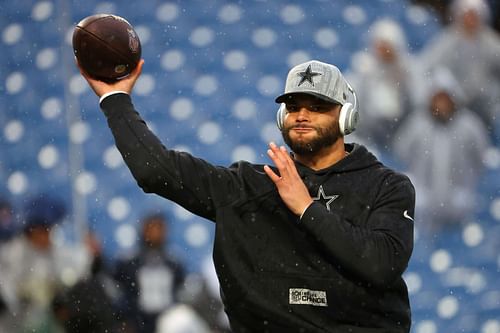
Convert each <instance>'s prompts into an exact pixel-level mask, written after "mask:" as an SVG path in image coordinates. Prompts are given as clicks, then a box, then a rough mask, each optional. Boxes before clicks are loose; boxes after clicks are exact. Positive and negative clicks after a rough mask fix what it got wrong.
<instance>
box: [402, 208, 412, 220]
mask: <svg viewBox="0 0 500 333" xmlns="http://www.w3.org/2000/svg"><path fill="white" fill-rule="evenodd" d="M403 216H404V217H405V218H407V219H408V220H411V221H413V217H411V216H410V215H408V211H407V210H405V211H404V212H403Z"/></svg>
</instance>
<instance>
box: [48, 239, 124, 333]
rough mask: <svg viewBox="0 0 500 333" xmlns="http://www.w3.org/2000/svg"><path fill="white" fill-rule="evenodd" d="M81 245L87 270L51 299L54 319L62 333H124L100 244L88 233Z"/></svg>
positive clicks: (118, 298)
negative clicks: (87, 266) (86, 258)
mask: <svg viewBox="0 0 500 333" xmlns="http://www.w3.org/2000/svg"><path fill="white" fill-rule="evenodd" d="M84 242H85V246H86V248H87V250H88V252H89V254H90V265H89V270H88V272H86V275H85V276H83V277H82V278H81V279H80V280H79V281H78V282H77V283H76V284H75V285H73V286H71V287H69V288H66V289H64V290H62V291H61V292H59V293H58V294H57V295H56V296H55V298H54V300H53V302H52V309H53V311H54V315H55V317H56V318H57V320H58V321H59V323H60V325H61V326H62V327H64V330H65V333H113V332H119V331H120V332H122V333H124V332H125V331H121V330H120V324H119V320H120V319H122V318H120V317H119V314H118V311H117V309H118V303H119V302H120V301H121V300H120V294H119V292H118V289H117V288H116V286H115V285H116V283H115V282H114V279H113V276H112V274H111V272H110V271H109V270H108V268H107V266H106V264H105V261H104V258H103V253H102V246H101V242H100V240H99V239H98V237H97V235H95V234H94V233H92V232H90V233H88V234H87V235H86V236H85V239H84Z"/></svg>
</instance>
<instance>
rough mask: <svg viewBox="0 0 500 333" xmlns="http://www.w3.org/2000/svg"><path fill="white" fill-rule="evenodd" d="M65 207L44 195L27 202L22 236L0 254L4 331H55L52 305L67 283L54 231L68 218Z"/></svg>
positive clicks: (1, 324)
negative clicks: (4, 305)
mask: <svg viewBox="0 0 500 333" xmlns="http://www.w3.org/2000/svg"><path fill="white" fill-rule="evenodd" d="M65 212H66V210H65V207H64V204H62V203H61V202H59V201H57V200H53V199H50V198H48V197H45V196H39V197H37V198H36V199H33V200H31V201H29V202H28V205H27V206H26V207H25V209H24V212H23V214H24V215H25V218H24V220H23V223H24V225H23V230H22V233H21V234H20V235H18V236H16V237H14V238H13V239H12V240H11V241H9V242H8V243H6V244H4V245H3V246H2V249H1V251H0V281H1V286H2V287H1V292H2V296H3V299H4V301H5V303H6V305H7V312H8V315H5V316H3V317H2V320H1V322H0V331H2V332H12V333H17V332H27V331H29V332H32V331H33V332H37V333H43V332H47V333H48V332H50V333H52V332H55V331H57V329H58V328H57V327H58V326H57V325H56V324H55V323H54V320H53V318H52V316H51V314H52V312H51V302H52V299H53V297H54V295H55V293H56V292H57V290H58V289H59V288H62V286H63V285H64V282H63V280H62V277H63V274H62V273H63V269H64V267H62V265H61V260H60V258H59V255H58V249H56V247H55V246H53V242H52V239H51V230H52V228H53V227H54V225H55V224H56V223H58V222H59V221H60V220H61V219H62V218H63V216H64V215H65Z"/></svg>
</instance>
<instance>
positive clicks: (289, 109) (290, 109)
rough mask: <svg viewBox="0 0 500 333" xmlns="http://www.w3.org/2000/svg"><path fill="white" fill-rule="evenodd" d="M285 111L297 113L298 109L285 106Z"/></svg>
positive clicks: (292, 106)
mask: <svg viewBox="0 0 500 333" xmlns="http://www.w3.org/2000/svg"><path fill="white" fill-rule="evenodd" d="M286 109H287V111H288V112H297V111H299V107H298V106H297V105H287V106H286Z"/></svg>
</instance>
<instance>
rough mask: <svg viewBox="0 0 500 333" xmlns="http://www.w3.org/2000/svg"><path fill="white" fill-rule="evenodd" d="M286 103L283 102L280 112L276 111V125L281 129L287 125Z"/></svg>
mask: <svg viewBox="0 0 500 333" xmlns="http://www.w3.org/2000/svg"><path fill="white" fill-rule="evenodd" d="M287 113H288V112H287V110H286V104H285V103H281V105H280V107H279V109H278V112H276V126H278V129H279V130H280V131H281V130H283V128H284V127H285V118H286V115H287Z"/></svg>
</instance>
